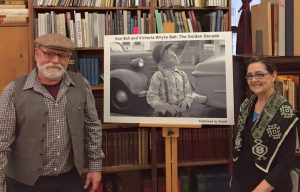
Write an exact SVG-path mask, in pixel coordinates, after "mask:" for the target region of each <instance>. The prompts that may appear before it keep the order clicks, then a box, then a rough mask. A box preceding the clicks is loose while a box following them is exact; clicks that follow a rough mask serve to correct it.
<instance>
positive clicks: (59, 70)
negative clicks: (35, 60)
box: [37, 63, 66, 80]
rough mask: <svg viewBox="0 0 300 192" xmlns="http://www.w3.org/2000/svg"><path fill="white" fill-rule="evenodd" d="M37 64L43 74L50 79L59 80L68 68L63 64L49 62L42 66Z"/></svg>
mask: <svg viewBox="0 0 300 192" xmlns="http://www.w3.org/2000/svg"><path fill="white" fill-rule="evenodd" d="M37 66H38V68H39V72H40V73H42V75H43V76H44V77H46V78H47V79H49V80H58V79H60V78H61V77H62V76H63V75H64V74H65V72H66V69H65V68H64V67H63V66H62V65H61V64H52V63H49V64H45V65H42V66H41V65H39V64H37ZM49 67H51V68H49ZM53 67H55V69H53Z"/></svg>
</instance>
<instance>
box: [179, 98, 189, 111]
mask: <svg viewBox="0 0 300 192" xmlns="http://www.w3.org/2000/svg"><path fill="white" fill-rule="evenodd" d="M188 103H189V101H188V99H186V98H185V99H183V101H182V102H181V103H180V104H179V107H180V112H184V111H185V110H186V109H187V108H189V104H188Z"/></svg>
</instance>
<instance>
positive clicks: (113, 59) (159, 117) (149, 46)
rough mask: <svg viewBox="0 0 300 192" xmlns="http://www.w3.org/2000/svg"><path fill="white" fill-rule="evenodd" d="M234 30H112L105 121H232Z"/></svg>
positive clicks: (106, 54) (106, 51)
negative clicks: (119, 32) (138, 32)
mask: <svg viewBox="0 0 300 192" xmlns="http://www.w3.org/2000/svg"><path fill="white" fill-rule="evenodd" d="M231 38H232V35H231V32H206V33H204V32H203V33H190V34H189V33H176V34H174V33H172V34H168V33H164V34H141V35H109V36H105V39H104V43H105V46H104V122H114V123H145V124H146V123H155V124H217V125H222V124H224V125H229V124H233V123H234V115H233V114H234V111H233V109H234V107H233V106H234V105H233V103H234V102H233V70H232V40H231Z"/></svg>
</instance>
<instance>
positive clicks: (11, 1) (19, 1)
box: [4, 0, 25, 5]
mask: <svg viewBox="0 0 300 192" xmlns="http://www.w3.org/2000/svg"><path fill="white" fill-rule="evenodd" d="M4 3H5V4H6V5H25V0H5V2H4Z"/></svg>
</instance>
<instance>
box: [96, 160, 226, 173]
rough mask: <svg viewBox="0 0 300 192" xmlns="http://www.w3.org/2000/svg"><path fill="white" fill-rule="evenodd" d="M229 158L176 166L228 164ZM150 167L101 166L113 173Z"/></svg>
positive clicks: (163, 165)
mask: <svg viewBox="0 0 300 192" xmlns="http://www.w3.org/2000/svg"><path fill="white" fill-rule="evenodd" d="M230 163H231V161H230V160H215V161H201V162H186V163H178V167H193V166H207V165H226V164H230ZM157 167H158V168H165V164H159V165H158V166H157ZM146 169H151V165H119V166H111V167H103V169H102V170H103V172H104V173H113V172H120V171H136V170H146Z"/></svg>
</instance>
